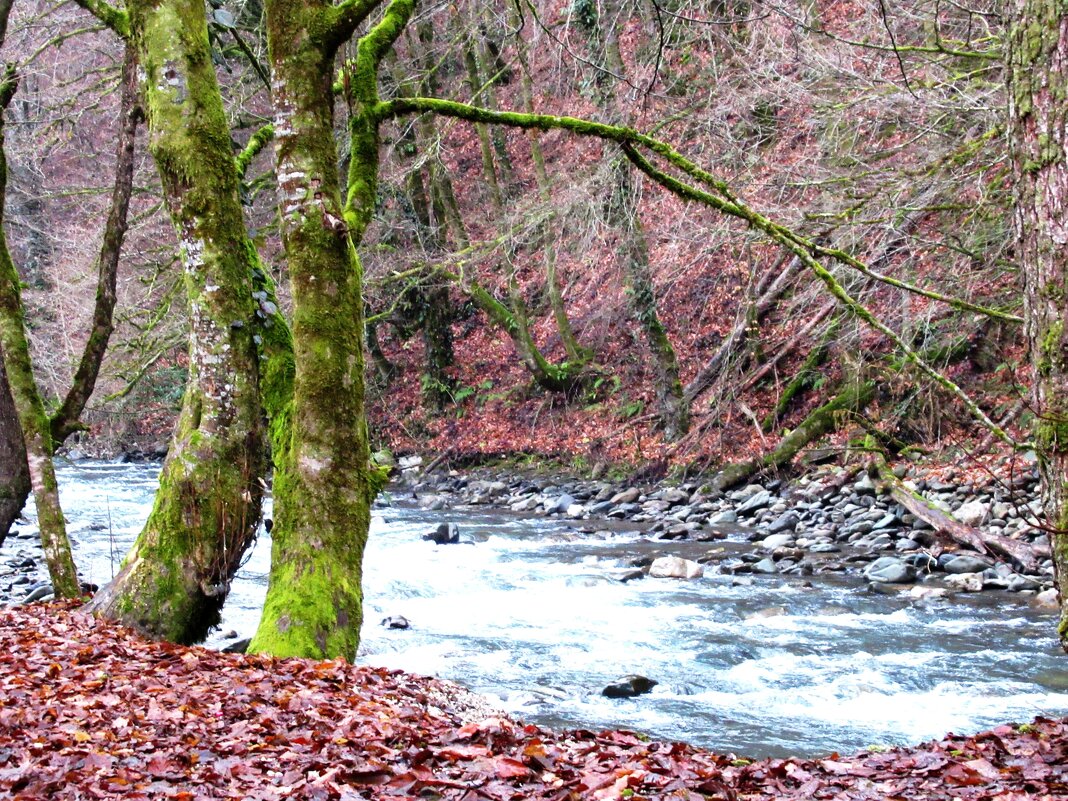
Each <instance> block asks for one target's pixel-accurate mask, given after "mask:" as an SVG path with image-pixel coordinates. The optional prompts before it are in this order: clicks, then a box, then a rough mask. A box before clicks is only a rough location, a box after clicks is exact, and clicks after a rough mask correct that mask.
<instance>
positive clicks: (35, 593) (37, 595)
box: [19, 581, 52, 604]
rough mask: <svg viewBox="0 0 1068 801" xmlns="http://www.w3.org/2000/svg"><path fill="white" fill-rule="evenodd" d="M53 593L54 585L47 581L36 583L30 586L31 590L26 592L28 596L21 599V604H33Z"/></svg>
mask: <svg viewBox="0 0 1068 801" xmlns="http://www.w3.org/2000/svg"><path fill="white" fill-rule="evenodd" d="M49 595H52V585H51V584H50V583H49V582H47V581H42V582H41V583H40V584H34V585H33V586H32V587H30V588H29V592H28V593H26V597H25V598H23V599H22V600H21V601H19V603H20V604H32V603H33V602H34V601H40V600H41V599H42V598H45V597H46V596H49Z"/></svg>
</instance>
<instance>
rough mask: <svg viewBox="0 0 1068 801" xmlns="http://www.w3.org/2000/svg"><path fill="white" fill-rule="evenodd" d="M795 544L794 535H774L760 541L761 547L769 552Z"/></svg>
mask: <svg viewBox="0 0 1068 801" xmlns="http://www.w3.org/2000/svg"><path fill="white" fill-rule="evenodd" d="M793 542H794V535H793V534H772V535H771V536H769V537H764V539H762V540H760V545H761V547H763V548H767V549H768V550H769V551H774V550H775V549H776V548H782V547H783V546H785V545H792V544H793Z"/></svg>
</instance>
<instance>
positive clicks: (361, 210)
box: [249, 0, 414, 660]
mask: <svg viewBox="0 0 1068 801" xmlns="http://www.w3.org/2000/svg"><path fill="white" fill-rule="evenodd" d="M413 5H414V3H413V2H412V1H411V0H401V2H396V0H395V2H394V3H392V4H391V5H390V7H389V9H387V11H386V14H385V16H384V18H383V20H382V21H381V22H380V23H379V24H378V25H376V26H375V27H374V28H373V29H372V31H371V32H370V33H368V34H367V35H366V36H365V37H363V38H362V39H361V40H360V42H359V45H358V46H357V56H356V60H355V62H354V63H353V65H352V70H351V73H350V74H349V80H350V95H349V98H348V99H349V102H350V104H351V106H352V110H351V118H350V135H351V141H352V147H351V160H350V162H349V200H348V203H347V204H346V206H345V207H344V208H343V207H342V201H341V192H340V187H339V186H338V179H337V149H336V147H335V143H334V120H333V106H334V98H333V91H332V77H333V63H334V55H335V50H336V45H337V42H336V39H335V37H333V36H330V35H326V36H324V35H323V30H324V28H325V27H327V26H326V21H327V19H328V18H329V16H330V15H331V14H332V12H333V9H332V8H331V7H330V6H329V5H323V4H319V3H314V2H306V1H305V0H268V2H267V5H266V9H267V16H268V27H267V37H268V47H269V49H270V58H271V67H272V73H273V76H274V87H273V88H274V106H275V130H276V131H277V133H278V139H277V145H278V148H277V175H278V181H279V190H280V194H281V197H282V204H283V208H282V215H281V218H282V238H283V242H284V244H285V249H286V256H287V259H288V263H289V274H290V283H291V287H292V296H293V343H294V348H293V357H294V366H295V368H296V374H295V381H294V390H293V414H292V422H291V424H290V426H289V431H288V436H284V437H283V438H282V440H281V441H279V440H278V439H276V440H275V443H276V444H275V448H276V456H275V480H274V499H275V525H274V529H273V530H272V537H273V540H274V547H273V551H272V554H271V574H270V579H269V584H268V589H267V599H266V601H265V602H264V608H263V617H262V618H261V620H260V624H259V628H258V629H257V631H256V635H255V637H254V638H253V640H252V642H251V644H250V645H249V650H250V651H251V652H260V653H269V654H273V655H275V656H304V657H313V658H329V657H337V656H341V657H344V658H346V659H349V660H351V659H354V658H355V656H356V649H357V647H358V645H359V637H360V625H361V623H362V621H363V596H362V590H361V580H362V563H363V550H364V546H365V544H366V542H367V529H368V526H369V524H370V506H371V500H372V497H373V494H374V485H373V482H372V476H371V473H370V468H369V457H370V454H369V449H368V442H367V424H366V420H365V416H364V383H363V382H364V358H363V329H364V326H363V297H362V274H361V268H360V262H359V258H358V256H357V253H356V246H357V245H358V244H359V242H360V241H361V239H362V238H363V233H364V231H365V230H366V228H367V225H368V224H369V223H370V221H371V218H372V216H373V214H374V207H375V199H376V195H377V182H378V148H379V133H378V125H379V122H378V120H377V119H376V118H375V117H374V114H373V110H374V107H375V105H376V103H377V100H378V92H377V74H378V68H379V66H380V63H381V60H382V57H383V56H384V54H385V53H386V52H387V50H388V49H389V46H390V45H391V44H392V42H393V41H394V40H395V38H396V36H397V35H399V33H400V32H401V30H402V29H403V25H404V22H405V21H406V20H407V18H408V16H409V15H410V14H411V12H412V7H413ZM328 33H329V31H328Z"/></svg>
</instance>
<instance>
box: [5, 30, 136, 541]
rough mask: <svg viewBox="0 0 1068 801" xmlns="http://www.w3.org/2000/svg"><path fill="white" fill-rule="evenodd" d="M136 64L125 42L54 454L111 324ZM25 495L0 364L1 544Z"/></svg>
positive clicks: (77, 419) (129, 185) (77, 425)
mask: <svg viewBox="0 0 1068 801" xmlns="http://www.w3.org/2000/svg"><path fill="white" fill-rule="evenodd" d="M136 66H137V57H136V54H135V53H134V52H133V50H132V48H131V47H130V45H127V51H126V57H125V60H124V62H123V78H122V101H121V103H120V111H119V118H120V120H121V121H122V122H121V127H120V129H119V136H118V139H117V147H116V150H117V155H116V164H115V184H114V187H113V190H112V195H111V208H110V211H109V212H108V219H107V222H106V224H105V226H104V240H103V243H102V244H101V247H100V258H99V259H98V268H99V274H98V277H97V294H96V303H95V305H94V307H93V320H92V324H91V326H92V327H91V329H90V332H89V339H88V340H87V341H86V344H85V347H84V349H83V351H82V358H81V361H80V362H79V364H78V369H77V370H76V371H75V374H74V379H73V380H72V382H71V386H70V389H69V391H68V392H67V395H66V397H65V398H64V399H63V402H62V403H60V405H59V407H58V408H57V409H56V410H55V411H54V412H53V413H52V415H51V419H50V420H49V429H50V433H51V440H52V450H53V452H55V451H56V450H58V449H59V448H60V447H61V446H62V445H63V442H64V441H65V440H66V439H67V438H68V437H69V436H70V435H71V434H73V433H75V432H77V431H81V430H84V428H85V425H84V424H83V423H82V422H81V414H82V412H83V411H84V409H85V405H86V403H87V402H88V401H89V398H90V397H91V396H92V394H93V389H94V387H95V386H96V379H97V376H98V375H99V372H100V365H101V364H102V363H103V360H104V355H105V353H106V351H107V346H108V341H109V339H110V337H111V332H112V329H113V327H114V326H113V322H112V320H113V312H114V309H115V282H116V277H117V275H118V267H119V256H120V254H121V251H122V241H123V238H124V235H125V233H126V217H127V211H128V209H129V203H130V194H131V192H132V190H133V174H134V140H135V136H136V132H137V124H138V120H139V111H140V109H139V106H138V104H137V80H136V75H135V73H136ZM0 362H2V360H0ZM29 494H30V475H29V468H28V467H27V465H26V451H25V448H24V446H23V443H22V432H21V430H20V429H19V426H18V418H17V416H16V414H15V408H14V405H13V401H12V400H11V392H10V389H9V388H8V386H7V375H6V373H3V365H2V363H0V544H2V543H3V541H4V538H5V537H6V536H7V533H8V531H9V530H10V529H11V524H12V523H13V522H14V521H15V518H17V517H18V515H19V512H21V510H22V508H23V506H24V505H25V504H26V499H27V498H28V497H29Z"/></svg>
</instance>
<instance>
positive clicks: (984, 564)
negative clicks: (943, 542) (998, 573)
mask: <svg viewBox="0 0 1068 801" xmlns="http://www.w3.org/2000/svg"><path fill="white" fill-rule="evenodd" d="M939 562H940V564H941V565H942V569H943V570H945V571H946V572H947V573H954V574H957V575H960V574H964V573H982V572H983V571H984V570H986V569H987V568H988V567H990V562H988V561H987V560H986V559H981V558H980V557H978V556H972V555H971V554H960V555H957V556H952V557H950V558H948V559H946V560H945V561H942V560H941V559H940V560H939Z"/></svg>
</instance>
